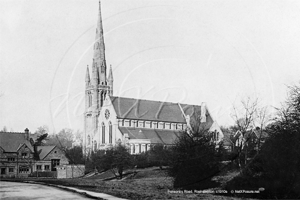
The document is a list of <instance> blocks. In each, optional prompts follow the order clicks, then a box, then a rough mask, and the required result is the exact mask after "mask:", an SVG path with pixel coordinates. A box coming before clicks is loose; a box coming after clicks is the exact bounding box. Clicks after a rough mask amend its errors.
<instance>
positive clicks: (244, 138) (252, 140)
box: [233, 127, 269, 150]
mask: <svg viewBox="0 0 300 200" xmlns="http://www.w3.org/2000/svg"><path fill="white" fill-rule="evenodd" d="M233 137H234V142H235V146H236V147H241V148H242V149H243V148H244V147H245V146H249V145H250V144H251V145H253V148H254V149H255V150H257V149H258V148H259V147H260V146H261V145H262V144H263V143H264V142H265V140H266V139H267V138H268V137H269V134H268V133H267V132H266V131H264V130H261V129H260V128H259V127H256V128H255V129H250V130H248V131H246V133H245V134H244V135H243V134H242V132H241V131H239V130H238V131H237V132H236V133H235V134H234V136H233Z"/></svg>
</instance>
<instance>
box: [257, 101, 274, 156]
mask: <svg viewBox="0 0 300 200" xmlns="http://www.w3.org/2000/svg"><path fill="white" fill-rule="evenodd" d="M270 120H271V114H270V113H269V107H268V106H264V107H261V108H258V109H257V111H256V117H255V124H256V127H258V128H257V129H256V131H257V132H258V141H257V153H259V151H260V147H261V142H262V139H263V137H264V135H263V134H264V129H265V128H266V126H267V124H268V123H269V122H270Z"/></svg>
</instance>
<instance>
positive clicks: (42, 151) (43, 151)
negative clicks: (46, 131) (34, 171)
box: [37, 146, 56, 160]
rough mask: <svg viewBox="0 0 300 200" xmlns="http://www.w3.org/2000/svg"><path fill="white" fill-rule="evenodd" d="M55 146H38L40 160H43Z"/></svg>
mask: <svg viewBox="0 0 300 200" xmlns="http://www.w3.org/2000/svg"><path fill="white" fill-rule="evenodd" d="M55 147H56V146H38V147H37V151H38V154H39V157H40V160H43V159H44V158H45V157H46V156H47V155H48V154H49V153H50V152H51V151H52V150H53V149H54V148H55Z"/></svg>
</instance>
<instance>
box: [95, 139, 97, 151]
mask: <svg viewBox="0 0 300 200" xmlns="http://www.w3.org/2000/svg"><path fill="white" fill-rule="evenodd" d="M96 150H97V141H96V140H95V141H94V151H96Z"/></svg>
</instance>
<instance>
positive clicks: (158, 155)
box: [148, 144, 171, 169]
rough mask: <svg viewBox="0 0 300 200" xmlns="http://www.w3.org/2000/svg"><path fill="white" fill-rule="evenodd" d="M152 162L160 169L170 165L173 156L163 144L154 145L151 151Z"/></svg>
mask: <svg viewBox="0 0 300 200" xmlns="http://www.w3.org/2000/svg"><path fill="white" fill-rule="evenodd" d="M148 155H149V157H150V162H151V163H153V164H154V163H155V164H156V166H157V165H158V166H159V168H160V169H163V166H166V165H168V164H169V159H170V156H171V150H170V148H165V146H164V145H162V144H156V145H153V146H152V148H151V149H150V151H149V154H148Z"/></svg>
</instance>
